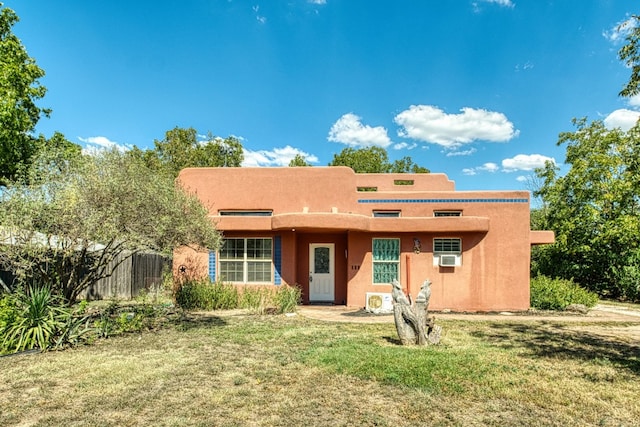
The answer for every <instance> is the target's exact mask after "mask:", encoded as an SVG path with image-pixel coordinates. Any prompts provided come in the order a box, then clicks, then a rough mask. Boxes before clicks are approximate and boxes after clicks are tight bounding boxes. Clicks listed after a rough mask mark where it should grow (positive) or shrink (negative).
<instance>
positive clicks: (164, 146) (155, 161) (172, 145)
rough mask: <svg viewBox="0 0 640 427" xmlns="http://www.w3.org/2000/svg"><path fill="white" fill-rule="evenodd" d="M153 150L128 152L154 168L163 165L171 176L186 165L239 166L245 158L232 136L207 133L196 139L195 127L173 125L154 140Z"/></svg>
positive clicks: (237, 142)
mask: <svg viewBox="0 0 640 427" xmlns="http://www.w3.org/2000/svg"><path fill="white" fill-rule="evenodd" d="M154 146H155V148H154V150H152V151H150V152H142V151H140V150H138V151H137V152H133V153H131V155H132V156H134V157H140V158H143V159H144V160H145V162H146V163H147V164H148V165H149V166H150V167H153V168H158V167H159V168H164V169H166V170H167V171H169V172H170V173H171V174H173V175H174V176H176V177H177V176H178V173H180V171H181V170H182V169H184V168H187V167H215V166H230V167H231V166H235V167H237V166H240V164H241V163H242V160H243V159H244V152H243V149H242V144H241V143H240V141H239V140H238V139H237V138H235V137H228V138H226V139H222V138H220V137H214V136H213V135H211V134H208V135H207V139H206V140H205V141H198V134H197V132H196V130H195V129H193V128H188V129H183V128H179V127H175V128H173V129H171V130H169V131H167V132H166V133H165V137H164V139H163V140H161V141H158V140H156V141H154Z"/></svg>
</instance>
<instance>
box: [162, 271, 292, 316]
mask: <svg viewBox="0 0 640 427" xmlns="http://www.w3.org/2000/svg"><path fill="white" fill-rule="evenodd" d="M174 299H175V302H176V304H177V305H178V306H179V307H181V308H183V309H185V310H230V309H234V308H244V309H248V310H251V311H253V312H255V313H257V314H265V313H267V312H269V311H270V312H274V311H275V312H276V313H278V314H283V313H292V312H295V311H296V307H297V306H298V304H300V301H301V299H302V291H301V290H300V288H299V287H297V286H288V285H282V286H279V287H278V288H277V289H274V288H273V287H270V286H260V285H255V286H245V287H244V288H238V287H237V286H236V285H232V284H228V283H222V282H211V281H209V280H208V279H192V280H185V281H183V282H182V283H179V284H178V285H177V286H175V287H174Z"/></svg>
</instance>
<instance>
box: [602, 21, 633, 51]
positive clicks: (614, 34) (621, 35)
mask: <svg viewBox="0 0 640 427" xmlns="http://www.w3.org/2000/svg"><path fill="white" fill-rule="evenodd" d="M636 25H638V21H637V20H636V19H635V18H633V17H630V18H627V19H625V20H624V21H620V22H618V23H617V24H616V25H615V26H614V27H613V28H611V29H610V30H608V31H604V32H603V33H602V36H603V37H604V38H606V39H607V40H609V41H610V42H611V43H613V44H619V43H622V42H623V41H624V40H625V38H626V37H627V36H628V35H629V34H630V33H631V32H632V31H633V29H634V28H635V27H636Z"/></svg>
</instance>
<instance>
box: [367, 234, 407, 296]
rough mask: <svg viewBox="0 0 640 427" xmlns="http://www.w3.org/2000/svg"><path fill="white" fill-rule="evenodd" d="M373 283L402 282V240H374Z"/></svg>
mask: <svg viewBox="0 0 640 427" xmlns="http://www.w3.org/2000/svg"><path fill="white" fill-rule="evenodd" d="M372 255H373V283H374V284H376V285H377V284H385V285H387V284H389V283H391V282H392V281H393V279H396V280H400V239H373V250H372Z"/></svg>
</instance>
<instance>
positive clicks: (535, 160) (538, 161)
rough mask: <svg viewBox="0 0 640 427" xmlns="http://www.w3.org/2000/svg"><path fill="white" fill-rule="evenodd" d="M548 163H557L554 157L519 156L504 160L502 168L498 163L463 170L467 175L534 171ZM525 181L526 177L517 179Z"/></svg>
mask: <svg viewBox="0 0 640 427" xmlns="http://www.w3.org/2000/svg"><path fill="white" fill-rule="evenodd" d="M547 161H550V162H553V163H554V164H555V162H556V160H555V159H554V158H553V157H547V156H543V155H540V154H518V155H517V156H515V157H513V158H510V159H504V160H503V161H502V168H500V166H498V165H497V164H496V163H492V162H488V163H485V164H483V165H482V166H476V167H475V168H465V169H463V170H462V173H463V174H465V175H477V174H478V173H480V172H489V173H495V172H498V171H500V170H502V172H516V171H532V170H534V169H536V168H541V167H543V166H544V164H545V162H547ZM523 179H526V177H518V178H517V180H518V181H522V180H523Z"/></svg>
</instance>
